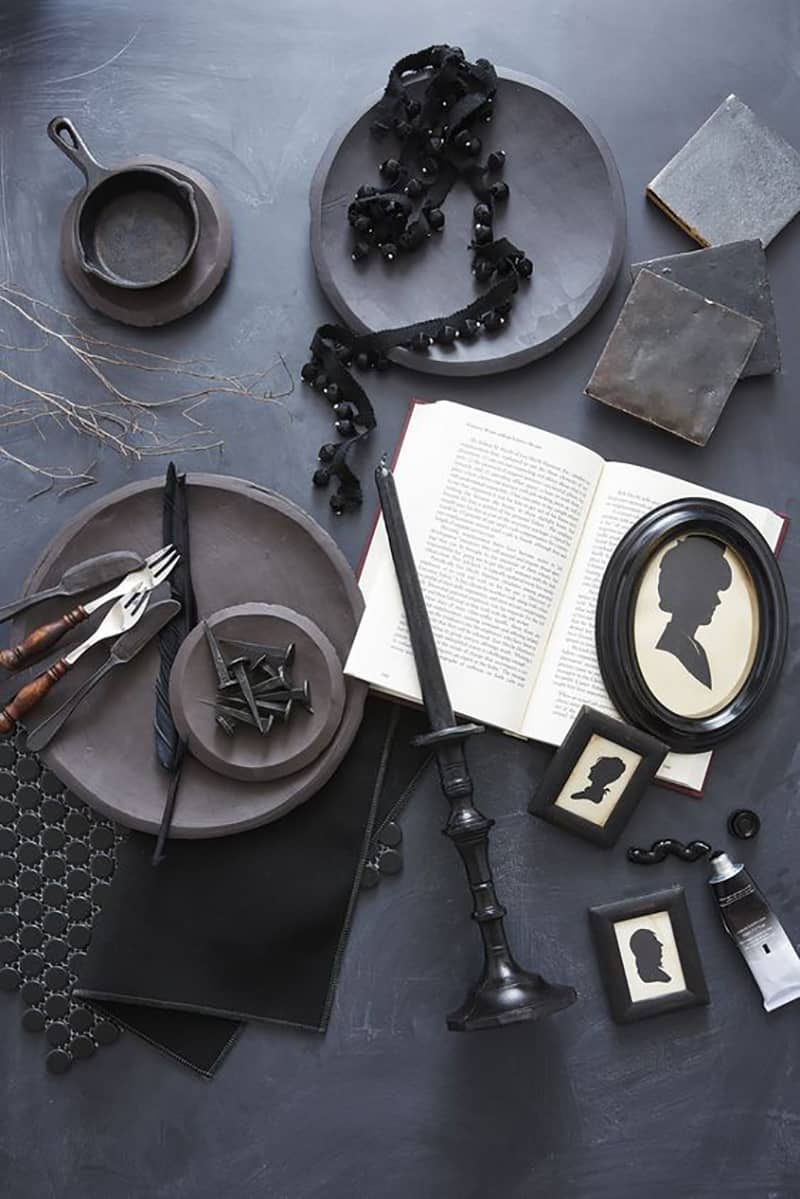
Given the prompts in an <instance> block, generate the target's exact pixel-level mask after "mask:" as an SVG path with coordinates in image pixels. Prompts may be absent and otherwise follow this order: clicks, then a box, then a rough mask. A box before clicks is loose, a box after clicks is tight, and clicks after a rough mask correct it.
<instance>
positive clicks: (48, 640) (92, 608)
mask: <svg viewBox="0 0 800 1199" xmlns="http://www.w3.org/2000/svg"><path fill="white" fill-rule="evenodd" d="M180 560H181V556H180V554H179V553H178V551H177V550H176V549H174V548H173V546H171V545H165V546H163V547H162V548H161V549H160V550H156V552H155V553H154V554H151V555H150V556H149V558H145V560H144V565H143V566H141V567H140V568H139V569H138V570H134V571H131V573H130V574H127V575H126V576H125V578H124V579H123V580H122V582H121V583H118V584H117V585H116V587H113V588H112V589H111V591H107V592H106V593H105V595H101V596H99V597H98V598H97V599H93V600H91V601H90V602H89V603H88V604H78V605H77V607H75V608H73V609H72V611H71V612H67V613H66V614H65V615H64V616H62V617H61V618H60V619H59V620H54V621H52V623H51V624H44V625H41V626H40V628H38V629H34V630H33V632H32V633H29V634H28V636H27V637H26V638H25V640H24V641H22V642H21V643H20V644H19V645H16V646H13V647H12V648H11V649H4V650H0V666H2V667H4V668H5V669H6V670H19V669H20V667H21V666H27V665H28V663H29V662H30V660H31V659H32V658H38V657H39V655H40V654H41V653H43V651H44V650H46V649H51V648H52V646H54V645H56V644H57V643H58V642H59V641H60V640H61V638H62V637H63V636H64V634H65V633H68V632H69V630H70V629H74V628H75V626H76V625H78V624H80V623H81V621H83V620H88V618H89V617H90V616H91V615H92V613H93V612H98V611H99V610H100V608H103V607H105V605H106V604H110V603H111V601H112V600H115V599H118V598H120V597H122V596H126V595H132V594H133V593H134V592H137V591H152V590H153V589H154V588H155V587H158V586H159V584H161V583H163V582H164V580H165V579H167V578H168V577H169V575H170V574H171V573H172V571H173V570H174V569H175V567H176V566H177V565H178V563H179V562H180Z"/></svg>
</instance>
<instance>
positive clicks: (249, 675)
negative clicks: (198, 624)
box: [202, 621, 313, 737]
mask: <svg viewBox="0 0 800 1199" xmlns="http://www.w3.org/2000/svg"><path fill="white" fill-rule="evenodd" d="M203 631H204V633H205V637H206V642H207V644H208V649H209V652H210V654H211V661H212V662H213V664H214V671H215V673H216V676H217V698H216V699H215V700H203V701H202V702H203V703H209V704H212V705H213V707H214V716H215V719H216V722H217V724H218V725H219V727H220V728H221V729H222V730H223V731H224V732H225V733H227V734H228V736H229V737H232V736H233V735H234V733H235V732H236V730H237V728H238V727H239V726H240V725H246V726H248V727H250V728H254V729H257V730H258V732H259V733H260V734H261V736H262V737H265V736H266V735H267V733H268V732H269V731H270V729H271V728H272V726H273V725H274V723H275V721H276V720H281V721H284V722H286V721H288V720H289V719H290V717H291V715H292V712H293V711H294V710H295V708H296V707H300V708H302V709H304V710H305V711H306V712H313V708H312V707H311V686H310V684H309V681H308V679H305V680H304V681H303V683H302V685H300V686H295V684H294V682H293V680H292V676H291V667H292V662H293V660H294V644H293V643H292V642H290V643H289V645H287V646H285V647H281V646H277V645H255V644H253V643H252V642H250V641H234V640H231V639H230V638H225V637H220V638H219V639H218V638H217V637H216V635H215V634H214V632H213V630H212V629H211V628H210V627H209V625H208V624H207V623H206V622H205V621H204V622H203Z"/></svg>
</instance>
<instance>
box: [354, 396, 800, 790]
mask: <svg viewBox="0 0 800 1199" xmlns="http://www.w3.org/2000/svg"><path fill="white" fill-rule="evenodd" d="M432 402H433V401H431V400H418V399H415V398H414V399H412V400H411V403H410V404H409V405H408V411H407V413H406V418H405V420H404V421H403V427H402V429H401V430H400V436H399V438H398V439H397V445H396V446H395V450H394V453H393V454H392V458H391V466H392V469H394V468H395V466H397V459H398V458H399V456H400V450H401V449H402V448H403V442H404V441H405V439H406V433H407V432H408V426H409V424H410V422H411V415H412V413H413V411H414V409H415V408H416V406H417V404H430V403H432ZM380 514H381V506H380V504H378V505H377V506H376V508H375V515H374V517H373V519H372V525H371V527H370V531H369V534H368V536H367V540H366V542H365V543H364V549H363V551H362V554H361V557H360V559H359V562H358V566H357V567H356V578H357V579H359V580H360V578H361V572H362V570H363V569H364V563H365V562H366V560H367V554H368V553H369V551H370V547H371V545H372V540H373V538H374V536H375V530H376V529H377V527H378V520H379V518H380ZM775 515H776V516H780V517H781V519H782V520H783V525H782V526H781V531H780V534H779V536H778V541H777V544H776V546H775V549H774V550H773V553H774V555H775V557H776V558H777V557H778V556H779V554H780V552H781V550H782V549H783V543H784V541H785V540H786V536H787V534H788V532H789V525H790V523H791V521H790V518H789V517H788V516H787V515H786V513H785V512H776V513H775ZM392 699H394V700H395V702H396V703H402V704H405V705H406V706H407V707H410V708H420V707H421V705H420V704H415V703H413V702H412V701H411V700H406V699H400V698H399V697H398V696H392ZM499 731H500V732H503V733H505V735H506V736H508V737H514V738H515V739H516V740H517V741H527V740H528V738H527V737H517V735H516V734H515V733H508V732H506V730H504V729H500V730H499ZM537 744H538V745H542V744H544V742H541V741H540V742H537ZM554 748H557V747H554ZM713 765H714V755H713V754H712V756H711V761H710V762H709V763H708V768H707V769H706V772H705V774H704V775H703V781H702V783H701V784H700V787H699V789H698V790H695V788H694V787H687V786H685V785H684V784H683V783H665V782H663V780H661V779H659V781H658V786H660V787H664V788H666V790H668V791H678V792H680V794H681V795H689V796H691V798H692V799H702V798H703V792H704V791H705V789H706V785H707V784H708V778H709V775H710V774H711V767H712V766H713Z"/></svg>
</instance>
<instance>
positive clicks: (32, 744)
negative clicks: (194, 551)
mask: <svg viewBox="0 0 800 1199" xmlns="http://www.w3.org/2000/svg"><path fill="white" fill-rule="evenodd" d="M179 609H180V604H179V603H178V601H177V600H173V599H168V600H162V601H161V603H159V604H154V605H153V607H152V608H150V609H149V611H148V612H146V613H145V615H144V616H143V617H142V619H141V620H140V621H139V623H138V624H137V625H134V627H133V628H132V629H131V630H130V631H129V632H127V633H123V634H122V636H121V637H118V638H117V640H116V641H115V642H114V644H113V645H112V647H111V652H110V653H109V655H108V657H107V658H106V660H105V662H104V663H103V664H102V666H100V667H98V669H97V670H96V671H95V672H94V674H93V675H92V676H91V678H89V679H87V680H86V682H85V683H83V684H82V685H81V686H80V687H78V689H77V691H75V692H74V694H73V695H71V696H70V697H69V699H68V700H67V701H66V702H65V703H63V704H62V705H61V707H60V708H57V709H56V711H55V712H53V713H52V715H51V716H48V717H47V719H46V720H43V721H42V723H41V724H40V725H39V726H38V727H37V728H35V729H34V730H33V732H30V733H28V742H27V744H28V749H31V750H33V751H34V753H39V751H40V750H42V749H45V748H46V746H48V745H49V744H50V742H51V741H52V740H53V738H54V737H55V735H56V733H58V732H60V731H61V729H62V728H63V727H64V725H65V723H66V722H67V720H69V718H70V716H71V715H72V713H73V712H74V711H75V709H76V708H77V707H78V706H79V705H80V704H82V703H83V701H84V700H85V699H86V696H87V695H88V694H89V692H90V691H93V690H94V688H95V687H96V686H97V684H98V683H99V682H100V680H101V679H104V678H105V677H106V675H108V674H110V673H111V671H112V670H115V669H116V668H117V667H118V666H123V665H124V664H125V663H126V662H130V661H131V660H132V659H133V658H135V657H136V655H137V654H138V653H139V651H140V650H143V649H144V647H145V646H146V645H148V644H149V642H151V641H152V639H153V638H154V637H155V635H156V633H160V632H161V630H162V629H163V627H164V625H165V624H167V622H168V621H170V620H172V618H173V616H175V615H176V614H177V612H178V611H179Z"/></svg>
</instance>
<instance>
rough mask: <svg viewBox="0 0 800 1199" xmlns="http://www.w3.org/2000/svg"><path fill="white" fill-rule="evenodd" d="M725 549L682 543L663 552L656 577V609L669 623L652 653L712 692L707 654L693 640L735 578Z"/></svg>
mask: <svg viewBox="0 0 800 1199" xmlns="http://www.w3.org/2000/svg"><path fill="white" fill-rule="evenodd" d="M724 554H725V546H724V545H722V544H721V542H719V541H712V540H711V539H710V538H708V537H685V538H683V540H682V541H679V542H678V543H677V545H674V546H673V547H672V549H669V550H667V552H666V554H664V557H663V558H662V559H661V565H660V568H659V574H658V598H659V607H660V608H661V610H662V611H663V612H668V613H669V614H670V616H671V617H672V619H671V620H670V622H669V624H668V625H667V627H666V628H665V629H664V632H663V633H662V634H661V637H660V638H659V641H658V643H657V645H656V649H660V650H664V652H665V653H668V654H672V656H673V657H675V658H677V659H678V661H679V662H680V663H681V665H682V666H683V667H684V668H685V669H686V670H688V672H689V674H690V675H692V677H693V678H695V679H697V681H698V683H702V684H703V686H704V687H708V688H709V689H710V688H711V667H710V665H709V661H708V656H707V654H706V651H705V649H704V648H703V646H702V645H701V644H700V643H699V641H696V640H695V633H696V632H697V630H698V628H699V627H700V625H706V624H711V621H712V619H713V617H714V613H715V612H716V610H717V607H718V606H719V603H720V598H719V593H720V592H721V591H727V589H728V588H729V587H730V585H731V582H732V580H733V573H732V571H731V568H730V566H729V564H728V562H727V561H726V560H725V557H724Z"/></svg>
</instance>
